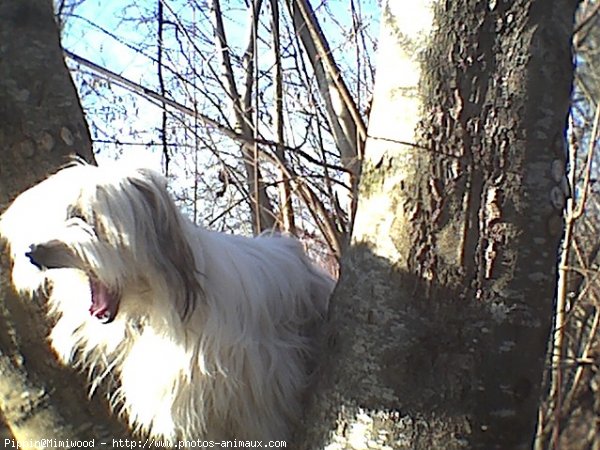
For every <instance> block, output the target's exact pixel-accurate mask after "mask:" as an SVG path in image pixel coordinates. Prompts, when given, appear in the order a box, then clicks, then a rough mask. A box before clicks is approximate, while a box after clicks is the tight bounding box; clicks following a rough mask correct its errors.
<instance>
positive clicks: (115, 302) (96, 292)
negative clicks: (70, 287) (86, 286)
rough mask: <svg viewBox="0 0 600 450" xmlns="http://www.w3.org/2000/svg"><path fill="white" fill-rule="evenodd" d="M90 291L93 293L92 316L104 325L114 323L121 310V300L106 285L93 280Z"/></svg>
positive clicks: (91, 280)
mask: <svg viewBox="0 0 600 450" xmlns="http://www.w3.org/2000/svg"><path fill="white" fill-rule="evenodd" d="M90 289H91V291H92V304H91V306H90V314H91V315H92V316H94V317H96V318H97V319H98V320H100V321H101V322H102V323H110V322H112V321H113V320H114V319H115V316H116V315H117V310H118V309H119V299H118V298H117V296H116V295H115V294H114V293H113V292H111V291H110V289H109V288H108V287H107V286H106V285H105V284H103V283H102V282H100V281H98V280H95V279H93V278H91V279H90Z"/></svg>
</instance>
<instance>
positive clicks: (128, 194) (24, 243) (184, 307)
mask: <svg viewBox="0 0 600 450" xmlns="http://www.w3.org/2000/svg"><path fill="white" fill-rule="evenodd" d="M190 226H191V225H190V224H189V223H188V222H187V221H186V219H185V218H184V217H183V216H182V215H181V213H180V212H179V211H178V209H177V208H176V206H175V204H174V203H173V200H172V199H171V197H170V195H169V193H168V191H167V189H166V182H165V180H164V178H163V177H162V176H161V175H159V174H157V173H156V172H153V171H151V170H149V169H134V170H123V169H120V168H118V167H117V166H114V167H109V168H98V167H95V166H90V165H84V164H77V165H73V166H70V167H66V168H64V169H62V170H60V171H59V172H57V173H56V174H54V175H52V176H50V177H49V178H47V179H46V180H44V181H42V182H41V183H39V184H37V185H35V186H34V187H32V188H30V189H29V190H27V191H25V192H24V193H22V194H21V195H19V196H18V197H17V198H16V200H15V201H14V202H13V204H12V205H11V206H10V207H9V208H8V209H7V210H6V212H5V213H4V214H3V215H2V217H1V218H0V235H1V236H2V237H4V238H5V239H6V240H7V241H8V243H9V245H10V249H11V256H12V259H13V282H14V284H15V286H16V287H17V288H18V289H19V290H21V291H26V292H32V291H34V290H36V289H37V288H38V287H39V286H40V284H42V283H43V281H44V280H45V278H46V275H47V274H48V273H49V271H52V270H60V269H75V270H79V271H83V272H84V273H85V274H86V275H87V277H88V279H89V285H90V293H91V295H90V297H91V299H90V302H91V303H90V310H89V311H90V314H91V315H92V316H94V317H97V318H98V319H100V320H102V321H105V322H110V321H112V320H113V319H114V317H115V315H116V314H117V313H118V310H119V305H120V303H121V301H122V299H123V298H124V296H126V294H127V293H128V291H131V290H137V291H138V292H137V294H138V296H139V293H140V291H144V290H147V291H148V292H150V293H151V294H152V295H163V296H165V297H167V298H172V299H173V300H174V301H175V307H176V308H177V309H178V312H179V313H180V315H181V317H182V318H185V317H186V316H187V315H188V314H189V313H190V312H191V311H192V310H193V308H194V307H195V302H196V299H197V296H198V295H199V293H201V291H202V289H201V286H200V285H199V282H198V273H197V261H196V259H197V257H195V255H194V253H193V251H192V249H191V247H190V244H189V242H188V235H189V227H190Z"/></svg>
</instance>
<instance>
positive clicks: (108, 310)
mask: <svg viewBox="0 0 600 450" xmlns="http://www.w3.org/2000/svg"><path fill="white" fill-rule="evenodd" d="M25 256H27V258H29V261H30V262H31V264H33V265H34V266H36V267H37V268H38V269H40V270H47V269H64V268H71V269H80V270H83V271H84V272H86V273H87V274H88V278H89V280H90V292H91V296H92V304H91V305H90V309H89V312H90V314H91V315H92V316H93V317H96V318H97V319H98V320H100V321H101V322H103V323H110V322H112V321H113V320H114V319H115V316H116V315H117V312H118V310H119V303H120V295H119V294H118V292H116V291H115V290H114V289H111V288H110V287H108V286H107V285H106V284H104V283H102V282H101V281H100V280H98V279H97V278H95V277H94V276H93V275H91V274H90V273H89V270H87V269H86V267H85V264H84V263H83V261H81V259H80V258H79V257H77V255H76V254H75V253H73V251H71V249H70V248H68V247H67V246H66V245H65V244H64V243H63V242H60V241H57V240H53V241H48V242H46V243H43V244H32V245H30V246H29V251H28V252H27V253H25Z"/></svg>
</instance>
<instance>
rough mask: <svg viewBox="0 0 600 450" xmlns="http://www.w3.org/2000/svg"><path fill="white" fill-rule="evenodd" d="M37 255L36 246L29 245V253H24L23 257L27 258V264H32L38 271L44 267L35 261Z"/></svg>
mask: <svg viewBox="0 0 600 450" xmlns="http://www.w3.org/2000/svg"><path fill="white" fill-rule="evenodd" d="M37 253H39V250H38V246H37V245H35V244H31V245H30V246H29V251H28V252H27V253H25V256H27V258H29V262H30V263H31V264H33V265H34V266H35V267H37V268H38V269H40V270H43V269H44V267H43V266H42V265H41V264H40V263H39V262H38V261H37V259H36V254H37Z"/></svg>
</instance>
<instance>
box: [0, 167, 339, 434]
mask: <svg viewBox="0 0 600 450" xmlns="http://www.w3.org/2000/svg"><path fill="white" fill-rule="evenodd" d="M73 211H75V213H73ZM0 235H1V236H2V237H3V238H5V239H6V240H7V241H8V243H9V246H10V253H11V257H12V260H13V269H12V280H13V283H14V285H15V286H16V288H17V289H18V290H19V291H21V292H23V293H26V294H29V295H33V294H34V293H35V292H37V291H38V290H39V289H40V287H43V286H45V285H46V282H47V281H48V282H49V283H48V284H49V285H50V288H49V293H48V295H49V312H50V314H52V315H53V316H55V317H56V318H57V321H56V325H55V326H54V328H53V329H52V332H51V335H50V341H51V345H52V347H53V348H54V349H55V351H56V353H57V354H58V357H59V358H60V359H61V360H62V361H63V362H65V363H71V364H74V365H77V366H80V367H82V368H84V369H86V370H88V371H89V373H90V378H91V381H92V389H94V388H95V386H96V385H97V384H98V383H100V382H101V381H103V380H105V381H107V382H108V383H109V385H110V386H111V388H112V389H113V396H112V400H113V404H114V405H115V406H117V405H118V406H119V407H120V408H122V410H123V411H124V412H125V414H126V416H127V417H128V420H129V422H130V424H131V426H132V427H133V428H134V429H137V430H140V431H142V432H145V433H149V434H150V435H152V436H154V437H157V438H165V439H177V438H179V439H197V438H206V439H210V438H212V439H222V438H236V439H245V438H246V439H250V438H252V439H286V438H288V437H289V433H290V427H291V426H293V424H294V421H295V420H296V419H297V417H298V415H299V412H300V409H301V404H300V402H301V396H302V393H303V389H304V388H305V387H306V384H307V367H306V361H307V359H308V358H309V357H310V356H311V354H310V352H311V349H312V341H311V331H314V329H315V327H318V325H319V323H320V322H321V321H322V320H323V318H324V316H325V313H326V309H327V301H328V298H329V295H330V293H331V290H332V288H333V282H332V280H331V279H330V278H329V277H328V276H327V275H325V274H324V273H323V272H322V271H320V270H319V269H317V268H316V267H314V266H313V265H312V264H311V262H310V261H309V260H308V259H307V257H306V256H305V255H304V253H303V251H302V249H301V246H300V244H299V243H298V242H297V241H296V240H294V239H292V238H288V237H283V236H272V237H267V236H263V237H258V238H246V237H239V236H233V235H228V234H223V233H215V232H211V231H208V230H206V229H203V228H201V227H197V226H196V225H194V224H193V223H192V222H191V221H189V220H188V219H187V218H186V217H184V215H183V214H182V213H181V212H180V211H179V210H178V209H177V208H176V207H175V204H174V202H173V200H172V199H171V197H170V196H169V194H168V192H167V189H166V182H165V180H164V179H163V178H162V177H161V176H160V175H158V174H157V173H155V172H152V171H150V170H147V169H134V170H131V169H122V168H120V166H119V165H118V164H117V165H109V166H107V167H103V168H98V167H95V166H90V165H85V164H77V165H73V166H71V167H67V168H64V169H62V170H60V171H59V172H57V173H56V174H54V175H52V176H50V177H49V178H47V179H46V180H44V181H42V182H41V183H39V184H38V185H36V186H34V187H32V188H31V189H29V190H27V191H25V192H23V193H22V194H21V195H19V196H18V197H17V198H16V200H15V201H14V202H13V204H12V205H11V206H10V207H9V208H8V209H7V211H6V212H5V213H4V214H3V215H2V216H1V218H0ZM50 241H60V242H62V243H64V244H65V245H66V246H67V247H68V248H69V249H70V250H71V251H72V252H73V253H74V254H75V255H76V256H77V257H78V258H79V259H81V261H83V264H84V265H85V268H54V269H46V270H40V269H39V268H37V267H36V266H34V265H33V264H32V263H31V262H30V260H29V259H28V258H27V256H26V253H27V252H28V250H29V248H30V246H31V245H32V244H43V243H46V242H50ZM186 251H187V252H188V253H187V254H186ZM90 274H93V276H94V277H97V278H98V279H99V280H101V281H102V283H104V284H105V285H107V286H110V287H111V288H113V289H115V290H117V291H118V292H120V306H119V310H118V313H117V314H116V316H115V318H114V321H112V322H111V323H102V322H101V321H99V320H98V319H97V318H95V317H92V316H91V315H90V313H89V312H88V309H89V307H90V303H91V291H90V281H89V276H90ZM190 287H194V292H192V293H191V294H192V295H191V296H190V295H189V294H190V293H187V294H188V296H187V297H186V292H185V290H186V288H188V289H189V288H190ZM186 310H187V311H186ZM313 356H314V355H313ZM111 380H113V381H111Z"/></svg>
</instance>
